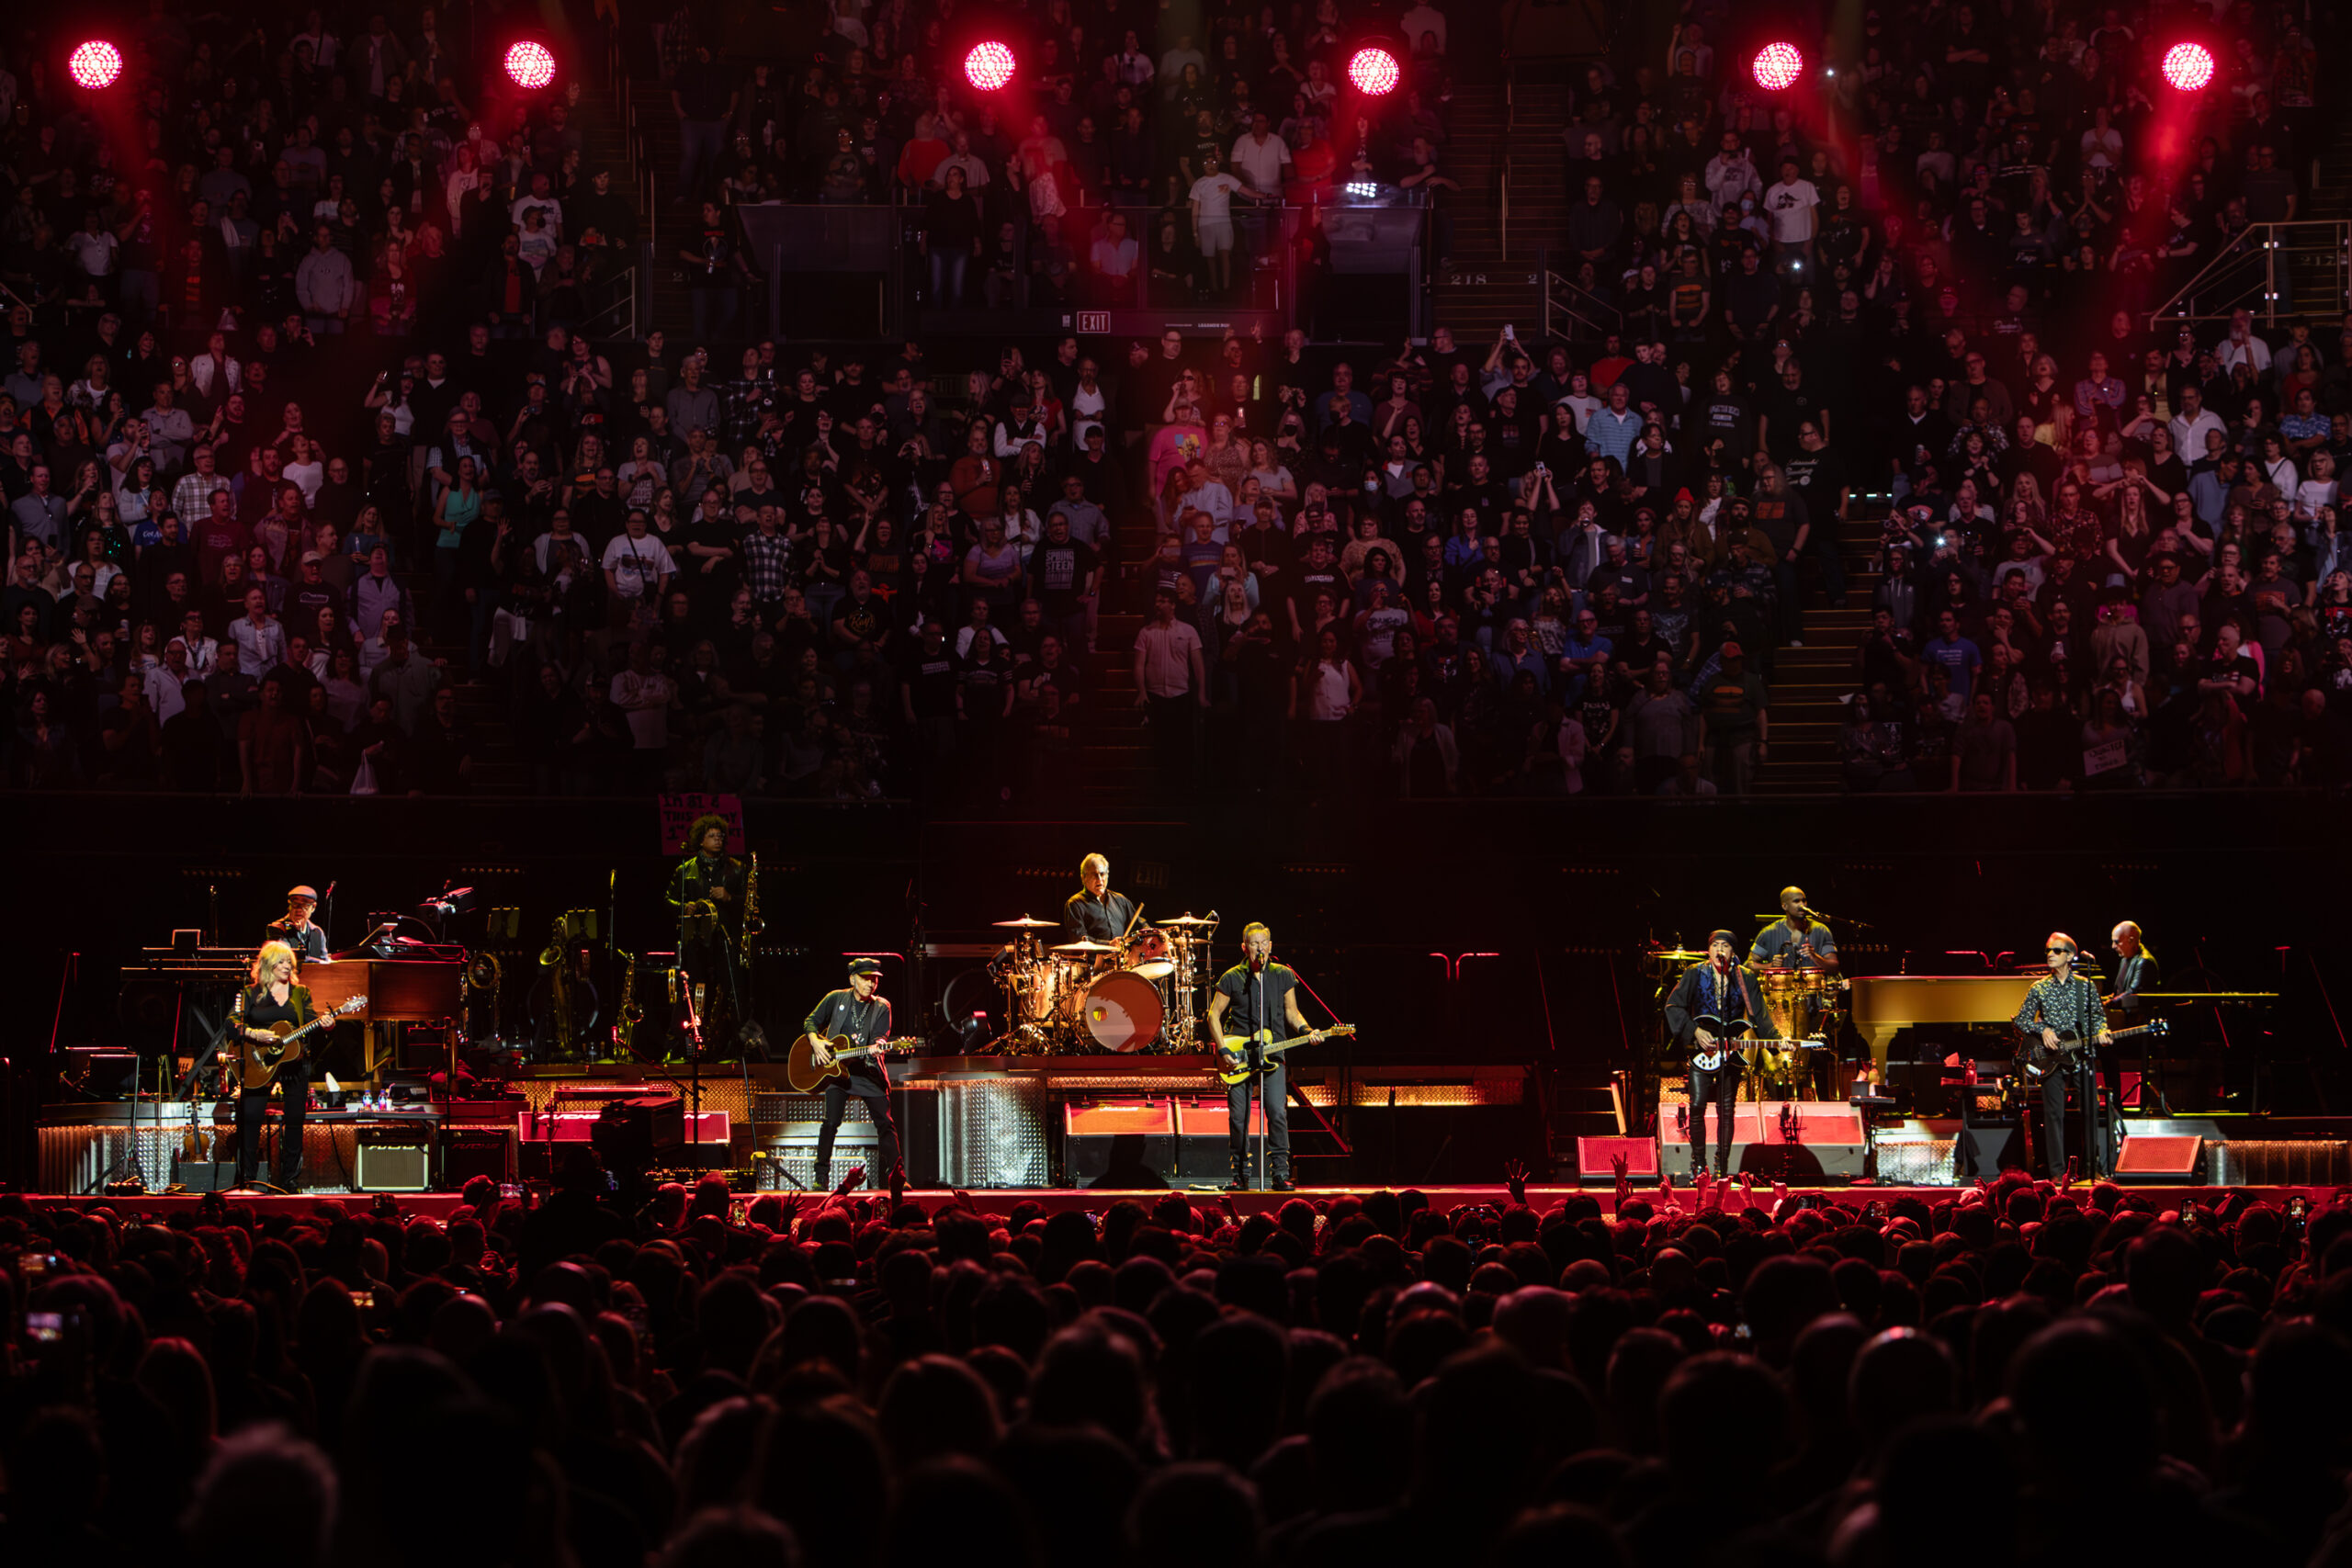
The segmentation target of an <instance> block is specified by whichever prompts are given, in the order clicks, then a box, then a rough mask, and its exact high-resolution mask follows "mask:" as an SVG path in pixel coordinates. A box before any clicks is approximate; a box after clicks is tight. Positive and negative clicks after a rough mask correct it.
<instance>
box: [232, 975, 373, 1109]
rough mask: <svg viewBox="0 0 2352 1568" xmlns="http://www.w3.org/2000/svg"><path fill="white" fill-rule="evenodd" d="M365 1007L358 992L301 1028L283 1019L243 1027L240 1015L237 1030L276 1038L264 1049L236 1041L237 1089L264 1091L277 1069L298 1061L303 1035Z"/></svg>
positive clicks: (254, 1043)
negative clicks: (262, 1030) (258, 1031)
mask: <svg viewBox="0 0 2352 1568" xmlns="http://www.w3.org/2000/svg"><path fill="white" fill-rule="evenodd" d="M367 1005H368V997H367V993H365V992H361V993H359V994H357V995H355V996H351V997H347V998H345V999H344V1000H343V1002H342V1003H341V1004H340V1005H339V1006H337V1007H335V1008H334V1009H332V1010H328V1011H326V1012H322V1013H321V1014H320V1015H319V1016H318V1017H316V1018H314V1019H312V1020H311V1021H310V1022H308V1023H304V1024H296V1023H295V1022H293V1021H291V1020H288V1019H283V1018H281V1019H279V1020H278V1021H277V1022H276V1023H272V1024H267V1025H263V1024H247V1023H246V1022H245V1021H244V1018H243V1013H242V1011H241V1012H240V1014H239V1016H238V1019H237V1027H238V1028H239V1029H240V1030H243V1029H247V1028H254V1029H259V1028H266V1029H268V1031H269V1032H271V1033H272V1034H275V1035H277V1040H276V1041H274V1042H273V1043H270V1044H267V1045H264V1044H262V1043H259V1042H258V1041H254V1040H246V1039H244V1038H243V1037H242V1036H240V1038H239V1039H238V1041H237V1087H238V1088H239V1089H242V1090H243V1091H245V1092H246V1093H251V1092H253V1091H254V1090H255V1089H267V1088H268V1087H269V1086H270V1085H271V1084H273V1083H275V1082H277V1073H278V1069H279V1068H281V1067H284V1066H287V1065H288V1064H289V1063H293V1062H299V1061H300V1060H301V1059H302V1040H303V1037H304V1036H305V1035H307V1034H309V1033H310V1032H311V1031H312V1030H314V1029H316V1028H318V1027H319V1026H320V1025H322V1024H327V1023H333V1022H334V1021H335V1020H336V1019H339V1018H341V1017H343V1016H344V1015H345V1014H346V1013H355V1012H357V1011H358V1010H360V1009H361V1008H364V1007H366V1006H367Z"/></svg>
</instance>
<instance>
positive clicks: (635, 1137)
mask: <svg viewBox="0 0 2352 1568" xmlns="http://www.w3.org/2000/svg"><path fill="white" fill-rule="evenodd" d="M588 1141H589V1142H590V1143H592V1144H594V1145H596V1153H597V1155H598V1156H599V1157H601V1158H602V1159H603V1160H604V1162H605V1168H607V1169H618V1168H622V1167H625V1166H646V1165H650V1164H651V1163H652V1162H653V1156H655V1155H657V1154H661V1153H664V1152H666V1151H669V1150H672V1149H675V1148H678V1147H680V1146H681V1145H684V1143H685V1141H686V1102H685V1101H684V1100H680V1099H678V1098H677V1097H676V1096H675V1095H650V1094H644V1095H632V1096H630V1097H629V1098H628V1099H626V1100H610V1101H607V1102H606V1104H605V1109H604V1111H603V1113H602V1114H601V1115H599V1116H598V1117H597V1118H596V1125H595V1126H594V1128H593V1129H591V1131H590V1133H589V1140H588Z"/></svg>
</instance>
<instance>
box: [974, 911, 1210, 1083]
mask: <svg viewBox="0 0 2352 1568" xmlns="http://www.w3.org/2000/svg"><path fill="white" fill-rule="evenodd" d="M993 923H994V924H995V925H996V926H997V927H998V928H999V929H1000V930H1009V931H1012V932H1013V936H1012V941H1010V942H1007V943H1006V944H1005V945H1004V946H1003V947H1002V948H1001V949H1000V950H999V951H998V953H997V954H996V956H995V957H993V958H991V959H990V960H989V966H988V973H989V979H990V980H992V981H993V982H994V983H995V985H996V987H997V989H998V990H999V991H1001V993H1002V994H1003V997H1004V1011H1003V1014H1002V1017H1003V1021H1004V1030H1003V1033H1002V1034H1001V1036H1000V1037H999V1038H997V1039H996V1040H995V1041H993V1042H991V1043H990V1044H989V1050H990V1051H991V1052H992V1053H993V1054H995V1055H1007V1056H1063V1055H1100V1054H1103V1053H1110V1054H1114V1055H1131V1054H1133V1053H1136V1052H1142V1051H1156V1052H1181V1051H1191V1050H1195V1049H1197V1048H1198V1047H1197V1046H1196V1045H1195V1043H1194V1042H1195V1041H1196V1040H1197V1039H1198V1038H1199V1036H1200V1020H1201V1018H1202V1017H1203V1010H1204V1007H1205V1005H1206V1004H1205V1001H1204V992H1205V991H1206V989H1207V987H1208V986H1209V983H1210V981H1211V980H1212V979H1214V978H1215V976H1212V975H1211V973H1210V968H1209V954H1210V952H1211V950H1212V945H1211V944H1212V941H1213V939H1214V938H1215V936H1216V924H1217V918H1216V915H1215V914H1214V913H1211V914H1208V915H1178V916H1176V917H1174V918H1173V919H1166V920H1162V921H1160V922H1159V924H1158V925H1157V926H1149V927H1143V928H1140V929H1137V930H1136V931H1131V932H1129V933H1128V935H1127V936H1126V937H1125V940H1123V941H1120V942H1091V941H1080V942H1055V943H1052V944H1050V945H1049V944H1048V943H1047V942H1046V938H1045V935H1044V933H1045V932H1046V931H1056V930H1058V929H1060V922H1058V921H1056V920H1041V919H1035V918H1034V917H1033V916H1029V915H1023V916H1021V917H1020V918H1019V919H1011V920H998V921H995V922H993ZM976 978H977V976H976Z"/></svg>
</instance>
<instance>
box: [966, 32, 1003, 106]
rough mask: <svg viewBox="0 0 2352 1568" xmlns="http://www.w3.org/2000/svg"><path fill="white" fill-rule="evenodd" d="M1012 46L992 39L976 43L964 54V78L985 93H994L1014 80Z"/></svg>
mask: <svg viewBox="0 0 2352 1568" xmlns="http://www.w3.org/2000/svg"><path fill="white" fill-rule="evenodd" d="M1012 65H1013V61H1012V45H1011V44H1009V43H999V42H998V41H997V40H996V39H989V40H988V41H987V42H985V43H976V44H974V45H973V46H972V51H971V52H970V53H969V54H967V55H966V56H964V80H966V81H967V82H969V83H970V84H971V85H973V86H975V87H978V89H979V90H980V91H981V92H983V93H993V92H996V91H997V90H998V89H1000V88H1001V87H1003V86H1004V85H1006V84H1007V83H1009V82H1011V81H1012Z"/></svg>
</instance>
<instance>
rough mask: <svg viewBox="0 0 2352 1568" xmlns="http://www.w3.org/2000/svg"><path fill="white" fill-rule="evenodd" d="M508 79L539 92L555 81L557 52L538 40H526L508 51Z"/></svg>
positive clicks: (517, 84) (519, 85)
mask: <svg viewBox="0 0 2352 1568" xmlns="http://www.w3.org/2000/svg"><path fill="white" fill-rule="evenodd" d="M506 79H507V80H508V81H510V82H512V83H514V84H515V85H516V86H518V87H523V88H526V89H528V90H529V91H531V92H534V93H536V92H537V91H538V90H539V89H540V88H541V87H544V86H546V85H548V83H550V82H552V81H554V80H555V51H552V50H550V49H549V48H548V46H547V45H545V44H543V43H541V42H539V41H538V40H537V39H523V40H522V41H521V42H520V43H517V44H515V45H514V46H513V47H511V48H509V49H508V50H507V51H506Z"/></svg>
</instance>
